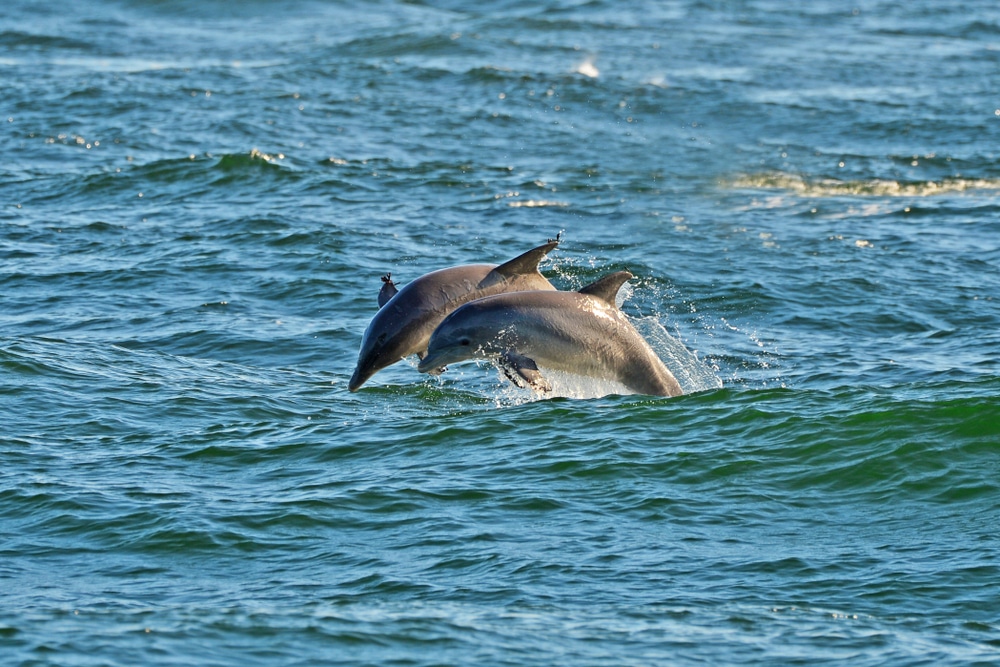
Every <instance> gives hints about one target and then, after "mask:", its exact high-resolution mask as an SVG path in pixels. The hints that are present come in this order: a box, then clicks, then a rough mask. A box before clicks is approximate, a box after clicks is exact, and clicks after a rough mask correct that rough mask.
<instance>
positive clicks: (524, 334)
mask: <svg viewBox="0 0 1000 667" xmlns="http://www.w3.org/2000/svg"><path fill="white" fill-rule="evenodd" d="M632 277H633V276H632V274H631V273H629V272H628V271H618V272H617V273H612V274H610V275H607V276H604V277H603V278H601V279H600V280H597V281H596V282H594V283H591V284H590V285H587V286H586V287H584V288H583V289H581V290H579V291H578V292H514V293H508V294H499V295H496V296H490V297H486V298H482V299H477V300H475V301H471V302H469V303H466V304H465V305H464V306H462V307H460V308H458V309H456V310H455V311H454V312H453V313H452V314H451V315H449V316H448V317H446V318H445V320H444V321H443V322H441V324H440V325H439V326H438V328H437V329H436V330H435V331H434V335H432V336H431V340H430V344H429V346H428V349H427V356H425V357H424V358H423V359H422V360H421V362H420V365H419V366H418V367H417V370H419V371H420V372H421V373H432V372H434V371H436V370H437V369H440V368H441V367H442V366H444V365H446V364H453V363H456V362H459V361H464V360H466V359H490V360H493V361H495V362H496V363H497V364H498V366H499V367H500V369H501V370H502V371H503V372H504V373H505V374H506V375H507V377H509V378H510V379H511V381H513V382H514V383H515V384H517V385H518V386H520V387H524V386H530V387H532V388H533V389H535V390H536V391H542V392H544V391H550V390H551V386H550V385H549V383H548V382H547V381H546V380H545V378H544V377H542V374H541V372H540V371H539V370H538V366H542V367H544V368H552V369H555V370H561V371H567V372H570V373H576V374H578V375H586V376H590V377H595V378H601V379H605V380H616V381H618V382H620V383H622V384H623V385H625V387H627V388H628V389H630V390H632V391H634V392H637V393H640V394H650V395H653V396H679V395H680V394H682V393H683V392H682V391H681V386H680V384H678V382H677V380H676V379H675V378H674V376H673V374H671V372H670V371H669V370H667V367H666V366H664V365H663V362H662V361H661V360H660V358H659V357H658V356H656V353H655V352H654V351H653V349H652V348H651V347H650V346H649V343H647V342H646V340H645V339H644V338H643V337H642V336H641V335H640V334H639V332H638V331H636V329H635V327H634V326H632V323H631V322H629V320H628V318H627V317H626V316H625V314H624V313H622V312H621V311H620V310H619V309H618V306H616V305H615V296H616V295H617V294H618V290H619V289H621V286H622V285H623V284H625V282H626V281H627V280H629V279H630V278H632Z"/></svg>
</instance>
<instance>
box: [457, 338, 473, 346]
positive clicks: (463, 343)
mask: <svg viewBox="0 0 1000 667" xmlns="http://www.w3.org/2000/svg"><path fill="white" fill-rule="evenodd" d="M458 344H459V345H462V346H468V345H472V341H471V340H469V339H468V338H463V339H462V340H460V341H458Z"/></svg>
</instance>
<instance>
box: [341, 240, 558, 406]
mask: <svg viewBox="0 0 1000 667" xmlns="http://www.w3.org/2000/svg"><path fill="white" fill-rule="evenodd" d="M557 245H559V239H558V237H557V238H555V239H550V240H549V241H548V242H547V243H545V244H544V245H540V246H538V247H537V248H532V249H531V250H529V251H528V252H526V253H524V254H522V255H519V256H517V257H515V258H514V259H512V260H510V261H508V262H504V263H503V264H501V265H499V266H497V265H495V264H469V265H466V266H453V267H451V268H448V269H440V270H439V271H432V272H431V273H428V274H426V275H423V276H421V277H419V278H417V279H416V280H414V281H413V282H411V283H409V284H407V285H405V286H404V287H403V288H402V289H399V290H397V289H396V285H395V283H393V282H392V276H391V274H388V275H385V276H383V278H382V289H381V290H380V291H379V295H378V303H379V311H378V312H377V313H375V317H373V318H372V321H371V323H369V325H368V329H366V330H365V335H364V338H362V339H361V351H360V352H359V353H358V364H357V366H356V367H355V369H354V375H352V376H351V381H350V383H348V385H347V388H348V389H349V390H351V391H357V390H358V389H359V388H360V387H361V385H363V384H364V383H365V382H367V381H368V379H369V378H370V377H371V376H372V375H374V374H375V373H377V372H378V371H380V370H382V369H383V368H385V367H386V366H389V365H391V364H394V363H396V362H397V361H399V360H400V359H403V358H404V357H407V356H409V355H411V354H417V355H418V356H419V357H420V358H423V357H424V355H425V354H426V352H427V341H429V340H430V337H431V333H432V332H433V331H434V329H435V328H436V327H437V325H438V324H440V323H441V320H443V319H444V318H445V317H446V316H448V314H449V313H451V312H452V311H453V310H455V309H456V308H458V307H459V306H461V305H462V304H463V303H466V302H468V301H472V300H473V299H479V298H482V297H485V296H491V295H494V294H500V293H503V292H522V291H529V290H552V291H555V289H556V288H555V287H553V286H552V284H551V283H550V282H549V281H548V280H546V279H545V277H544V276H543V275H542V274H541V273H539V271H538V263H539V262H540V261H542V258H543V257H545V256H546V255H547V254H548V253H549V252H550V251H551V250H552V249H553V248H555V247H556V246H557ZM431 370H433V369H431Z"/></svg>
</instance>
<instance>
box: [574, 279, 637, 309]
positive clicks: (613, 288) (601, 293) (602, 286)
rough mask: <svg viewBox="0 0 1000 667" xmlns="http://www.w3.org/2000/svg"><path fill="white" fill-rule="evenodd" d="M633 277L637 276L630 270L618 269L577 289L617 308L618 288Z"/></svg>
mask: <svg viewBox="0 0 1000 667" xmlns="http://www.w3.org/2000/svg"><path fill="white" fill-rule="evenodd" d="M632 278H635V276H633V275H632V274H631V273H630V272H628V271H616V272H614V273H609V274H608V275H606V276H604V277H603V278H598V279H597V280H595V281H594V282H592V283H590V284H589V285H587V286H586V287H581V288H580V289H578V290H577V291H578V292H579V293H580V294H589V295H590V296H596V297H597V298H598V299H600V300H601V301H604V302H605V303H607V304H609V305H611V306H612V307H614V308H617V307H618V306H617V304H616V302H615V297H617V296H618V290H620V289H621V288H622V285H624V284H625V283H627V282H628V281H629V280H631V279H632Z"/></svg>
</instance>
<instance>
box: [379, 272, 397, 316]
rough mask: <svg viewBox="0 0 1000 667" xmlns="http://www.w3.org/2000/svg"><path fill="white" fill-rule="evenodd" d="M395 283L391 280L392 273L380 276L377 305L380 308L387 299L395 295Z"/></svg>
mask: <svg viewBox="0 0 1000 667" xmlns="http://www.w3.org/2000/svg"><path fill="white" fill-rule="evenodd" d="M398 291H399V290H398V289H396V283H394V282H392V274H391V273H387V274H385V275H384V276H382V289H380V290H379V291H378V307H379V308H381V307H382V306H384V305H385V304H387V303H388V302H389V299H391V298H392V297H394V296H396V292H398Z"/></svg>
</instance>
